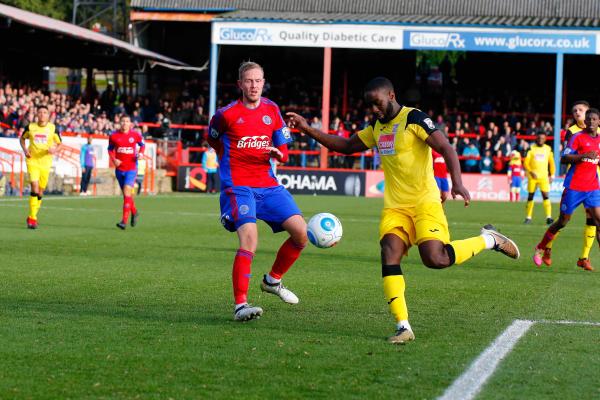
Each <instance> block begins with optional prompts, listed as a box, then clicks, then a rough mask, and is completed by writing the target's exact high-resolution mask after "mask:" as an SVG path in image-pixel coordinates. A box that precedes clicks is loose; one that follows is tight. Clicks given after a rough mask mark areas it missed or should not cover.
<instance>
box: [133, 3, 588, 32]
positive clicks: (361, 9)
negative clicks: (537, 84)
mask: <svg viewBox="0 0 600 400" xmlns="http://www.w3.org/2000/svg"><path fill="white" fill-rule="evenodd" d="M131 7H132V8H135V9H142V10H146V11H172V12H184V11H185V12H210V13H214V12H222V13H223V14H220V15H219V16H218V18H219V19H222V20H237V21H253V20H254V21H278V22H309V23H373V24H375V23H386V24H390V23H393V24H417V25H432V24H440V25H462V26H465V25H477V26H504V27H506V26H511V27H544V28H598V27H600V1H591V0H562V1H561V0H537V1H532V0H529V1H523V0H496V1H493V2H491V1H488V0H444V1H440V0H404V1H401V0H378V1H373V0H286V1H277V0H131Z"/></svg>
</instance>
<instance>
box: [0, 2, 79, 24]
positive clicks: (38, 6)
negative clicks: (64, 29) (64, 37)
mask: <svg viewBox="0 0 600 400" xmlns="http://www.w3.org/2000/svg"><path fill="white" fill-rule="evenodd" d="M3 3H5V4H8V5H9V6H13V7H17V8H21V9H23V10H27V11H32V12H34V13H37V14H42V15H46V16H48V17H52V18H56V19H60V20H63V21H68V22H70V21H71V11H72V9H73V1H72V0H3Z"/></svg>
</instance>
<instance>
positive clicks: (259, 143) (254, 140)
mask: <svg viewBox="0 0 600 400" xmlns="http://www.w3.org/2000/svg"><path fill="white" fill-rule="evenodd" d="M269 146H271V140H270V139H269V137H268V136H267V135H262V136H243V137H242V138H240V140H238V143H237V148H238V149H257V150H260V149H266V148H267V147H269Z"/></svg>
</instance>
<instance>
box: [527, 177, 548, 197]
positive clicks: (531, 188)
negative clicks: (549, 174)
mask: <svg viewBox="0 0 600 400" xmlns="http://www.w3.org/2000/svg"><path fill="white" fill-rule="evenodd" d="M538 187H539V188H540V191H542V192H546V193H548V192H549V191H550V180H549V179H548V178H545V179H532V178H529V179H528V180H527V192H528V193H534V192H535V189H537V188H538Z"/></svg>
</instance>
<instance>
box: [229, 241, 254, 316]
mask: <svg viewBox="0 0 600 400" xmlns="http://www.w3.org/2000/svg"><path fill="white" fill-rule="evenodd" d="M253 258H254V253H252V252H251V251H247V250H242V249H239V250H238V251H237V253H236V254H235V260H234V261H233V272H232V274H231V278H232V280H233V297H234V298H235V304H242V303H246V302H247V299H248V284H249V283H250V276H251V274H250V271H251V267H252V259H253Z"/></svg>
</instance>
